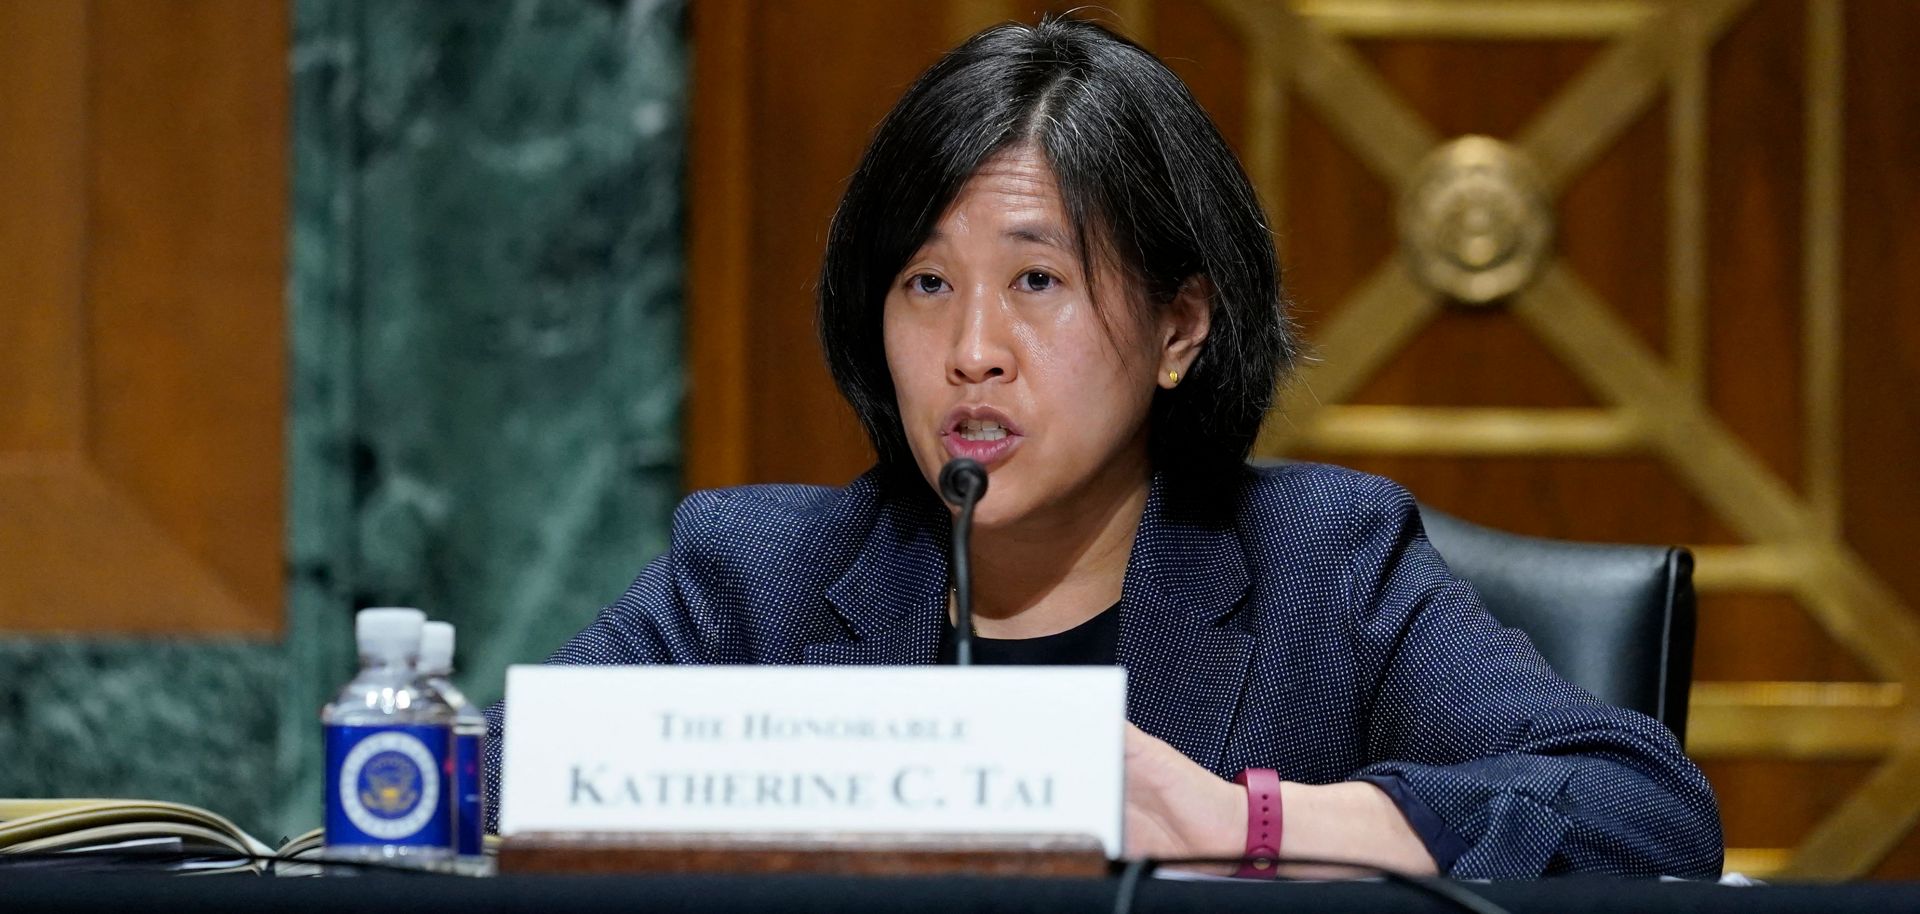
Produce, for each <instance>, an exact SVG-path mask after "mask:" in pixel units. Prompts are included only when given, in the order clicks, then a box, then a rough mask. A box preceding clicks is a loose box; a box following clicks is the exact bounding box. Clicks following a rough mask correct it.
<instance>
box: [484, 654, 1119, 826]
mask: <svg viewBox="0 0 1920 914" xmlns="http://www.w3.org/2000/svg"><path fill="white" fill-rule="evenodd" d="M1125 702H1126V672H1125V671H1124V670H1122V669H1120V668H1119V667H1094V666H1087V667H974V668H970V669H960V668H956V667H846V666H842V667H784V666H515V667H512V668H510V669H508V670H507V720H506V742H505V745H504V746H503V747H502V752H503V757H502V761H501V778H502V780H501V785H500V786H501V790H500V833H501V834H502V835H512V834H517V833H523V832H536V831H701V832H769V831H849V832H896V833H897V832H998V833H1018V834H1044V833H1052V834H1088V835H1093V836H1094V837H1097V838H1099V839H1100V841H1101V843H1103V844H1104V845H1105V846H1106V849H1107V854H1108V856H1110V857H1116V858H1117V857H1119V856H1120V850H1121V816H1122V814H1123V811H1124V804H1123V799H1124V795H1123V790H1124V782H1123V780H1122V778H1123V773H1122V768H1121V765H1122V752H1123V741H1124V739H1125V732H1124V722H1125V719H1126V718H1125V714H1126V709H1125Z"/></svg>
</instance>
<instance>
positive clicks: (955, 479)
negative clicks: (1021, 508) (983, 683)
mask: <svg viewBox="0 0 1920 914" xmlns="http://www.w3.org/2000/svg"><path fill="white" fill-rule="evenodd" d="M986 494H987V468H986V467H983V466H981V465H980V462H979V461H977V460H972V459H969V458H966V457H955V458H954V459H952V460H949V461H947V465H946V466H944V467H941V468H940V497H941V498H944V499H946V501H947V503H948V504H950V505H953V506H954V507H956V508H959V509H960V516H959V517H957V518H955V519H954V522H953V538H952V547H953V605H954V620H953V627H954V638H953V662H954V665H955V666H972V665H973V563H972V558H971V553H970V552H969V550H968V548H967V547H968V543H969V541H970V540H971V539H972V538H973V506H974V505H977V504H979V503H980V499H981V497H983V496H985V495H986Z"/></svg>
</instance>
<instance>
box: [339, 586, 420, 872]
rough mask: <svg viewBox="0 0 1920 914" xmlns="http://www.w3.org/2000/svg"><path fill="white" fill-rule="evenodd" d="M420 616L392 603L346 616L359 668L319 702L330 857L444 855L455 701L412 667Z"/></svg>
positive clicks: (396, 859) (403, 859)
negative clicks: (331, 697)
mask: <svg viewBox="0 0 1920 914" xmlns="http://www.w3.org/2000/svg"><path fill="white" fill-rule="evenodd" d="M426 620H427V616H426V614H425V613H423V612H421V611H419V610H417V609H399V608H380V609H363V610H361V611H360V614H359V615H358V616H357V617H356V618H355V619H354V639H355V640H356V641H357V642H358V643H359V646H360V672H359V674H358V675H356V676H354V677H353V681H352V682H349V683H347V686H346V688H344V689H342V690H341V691H340V696H339V697H338V698H336V699H335V700H334V702H333V704H330V705H328V706H327V707H326V708H325V709H324V710H322V711H321V712H320V722H321V724H322V726H323V727H324V729H325V730H326V744H327V769H326V795H327V816H326V829H327V839H326V851H325V857H326V859H328V860H330V861H342V862H348V863H352V862H362V863H366V862H371V863H385V864H397V865H403V866H408V865H411V866H420V867H428V868H437V867H440V866H444V865H445V864H446V862H447V861H448V860H449V858H450V857H451V856H452V853H453V821H452V818H453V817H452V810H453V804H452V803H451V802H450V800H449V799H448V792H449V791H450V790H452V789H453V783H452V782H453V709H452V708H451V707H450V706H448V704H447V703H446V702H445V701H444V700H443V699H442V698H441V697H440V696H439V695H438V694H437V693H436V692H435V691H434V690H433V689H432V688H430V687H429V686H428V685H427V683H426V681H425V680H424V679H422V678H421V677H420V674H419V672H418V671H417V668H416V664H417V662H418V660H419V655H420V639H421V629H422V627H423V626H424V625H425V623H426ZM335 869H339V870H340V871H341V872H349V871H350V870H348V869H347V868H344V867H339V868H335Z"/></svg>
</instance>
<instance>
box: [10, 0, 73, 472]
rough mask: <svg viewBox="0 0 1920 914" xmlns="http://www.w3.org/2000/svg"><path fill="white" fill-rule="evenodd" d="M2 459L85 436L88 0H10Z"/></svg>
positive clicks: (43, 454) (13, 462)
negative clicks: (31, 0) (27, 0)
mask: <svg viewBox="0 0 1920 914" xmlns="http://www.w3.org/2000/svg"><path fill="white" fill-rule="evenodd" d="M0 51H4V53H0V137H5V138H6V139H5V141H4V142H0V199H4V205H0V274H4V275H5V276H6V277H7V281H6V282H5V283H3V284H0V352H3V353H4V355H3V356H0V454H4V455H5V456H4V457H3V458H0V460H5V461H6V463H5V466H6V467H7V468H9V470H11V471H16V472H17V471H18V470H17V468H18V467H19V466H20V465H21V463H22V462H23V461H26V460H35V459H46V458H48V457H51V456H54V455H60V454H68V453H72V452H73V451H75V450H77V449H78V448H79V447H80V446H81V445H82V444H83V443H84V441H85V438H86V429H85V418H86V415H85V412H84V411H83V409H82V403H83V402H84V399H85V396H86V390H85V381H84V371H85V363H84V362H83V361H82V358H81V353H82V345H83V344H82V331H81V313H82V312H81V290H82V287H83V286H84V283H85V280H84V269H85V267H84V263H85V243H84V242H85V225H86V168H85V162H86V134H87V94H86V67H87V8H86V6H84V5H82V4H78V3H8V4H0Z"/></svg>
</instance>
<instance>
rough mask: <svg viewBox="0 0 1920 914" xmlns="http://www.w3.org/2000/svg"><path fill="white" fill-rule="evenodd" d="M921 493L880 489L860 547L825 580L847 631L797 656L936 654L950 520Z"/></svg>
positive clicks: (895, 659) (898, 660)
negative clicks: (897, 494)
mask: <svg viewBox="0 0 1920 914" xmlns="http://www.w3.org/2000/svg"><path fill="white" fill-rule="evenodd" d="M916 494H917V493H916ZM930 495H931V493H929V496H930ZM925 501H926V500H925V499H915V498H913V497H912V496H906V497H884V496H883V497H882V499H881V502H880V509H879V511H878V512H877V515H876V517H875V519H874V523H873V527H872V529H870V530H869V531H868V534H867V537H866V540H865V541H864V542H862V543H861V544H860V553H859V555H858V556H856V557H855V559H854V561H853V564H851V565H849V566H848V567H847V571H846V572H845V573H844V574H842V575H841V576H840V579H839V580H837V581H835V582H834V583H833V585H832V586H831V587H829V588H827V599H828V601H830V602H831V603H832V604H833V608H834V610H835V611H837V612H838V613H839V614H840V617H841V619H842V620H843V621H844V622H845V623H846V626H847V629H848V630H849V631H850V632H851V633H852V634H853V638H852V639H851V640H848V641H825V642H815V643H812V644H808V645H806V646H804V647H803V648H802V649H801V659H800V662H801V663H804V664H863V665H874V664H883V665H900V666H904V665H908V664H922V663H933V662H934V661H935V660H938V659H939V655H940V634H941V627H942V626H943V625H944V624H945V623H946V621H947V538H948V535H949V531H950V527H951V520H950V519H949V518H948V516H947V513H946V510H945V508H943V507H940V506H938V505H937V504H926V503H924V502H925Z"/></svg>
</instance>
